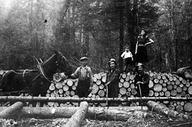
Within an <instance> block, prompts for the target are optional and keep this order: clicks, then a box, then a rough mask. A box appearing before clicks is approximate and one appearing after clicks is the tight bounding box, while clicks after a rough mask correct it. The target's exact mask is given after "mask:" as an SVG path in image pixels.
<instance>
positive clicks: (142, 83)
mask: <svg viewBox="0 0 192 127" xmlns="http://www.w3.org/2000/svg"><path fill="white" fill-rule="evenodd" d="M149 80H150V77H149V74H148V73H146V72H145V71H144V65H143V64H142V63H138V64H137V65H136V76H135V86H136V90H137V96H138V97H147V96H148V95H149Z"/></svg>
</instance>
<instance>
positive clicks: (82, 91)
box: [71, 57, 93, 97]
mask: <svg viewBox="0 0 192 127" xmlns="http://www.w3.org/2000/svg"><path fill="white" fill-rule="evenodd" d="M80 61H81V64H82V65H81V66H80V67H78V68H77V69H76V71H75V72H74V73H73V74H71V78H78V84H77V89H76V95H78V96H79V97H87V96H88V95H89V93H90V91H91V88H92V86H93V78H92V77H93V76H92V70H91V68H90V67H89V66H87V61H88V58H87V57H82V58H81V59H80Z"/></svg>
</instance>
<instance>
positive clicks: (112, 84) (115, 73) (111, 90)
mask: <svg viewBox="0 0 192 127" xmlns="http://www.w3.org/2000/svg"><path fill="white" fill-rule="evenodd" d="M119 76H120V71H119V70H118V69H117V62H116V60H115V59H110V61H109V70H108V72H107V80H106V82H107V83H106V86H107V97H109V98H115V97H118V93H119V85H118V84H119ZM109 105H115V104H113V103H109Z"/></svg>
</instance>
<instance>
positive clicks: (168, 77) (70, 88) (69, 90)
mask: <svg viewBox="0 0 192 127" xmlns="http://www.w3.org/2000/svg"><path fill="white" fill-rule="evenodd" d="M149 75H150V83H149V88H150V92H149V97H158V98H159V97H191V95H192V81H190V80H186V79H183V78H182V77H179V76H177V75H175V74H170V73H156V72H149ZM134 78H135V75H134V74H132V73H123V74H121V76H120V82H119V96H118V97H120V98H127V97H134V96H135V95H136V94H137V92H136V89H135V88H136V86H135V85H134ZM93 81H94V85H93V89H92V92H91V93H90V95H89V97H90V98H103V97H106V86H105V83H106V73H99V74H94V77H93ZM77 82H78V80H73V79H67V80H64V81H60V82H55V83H52V84H51V85H50V87H49V90H48V91H47V97H78V96H77V95H75V90H76V87H77ZM158 102H159V103H163V104H165V105H167V106H169V108H171V109H175V110H177V111H187V112H191V111H192V102H190V101H171V100H170V101H163V102H160V101H158ZM138 104H139V103H131V106H134V105H138ZM67 105H73V104H71V103H70V104H69V103H68V104H67ZM76 105H78V104H76ZM91 106H98V104H95V103H94V104H91ZM99 106H106V103H99Z"/></svg>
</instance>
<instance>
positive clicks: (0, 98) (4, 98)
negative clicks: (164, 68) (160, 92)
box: [0, 91, 192, 103]
mask: <svg viewBox="0 0 192 127" xmlns="http://www.w3.org/2000/svg"><path fill="white" fill-rule="evenodd" d="M67 92H68V91H67ZM131 92H132V91H131ZM68 94H69V93H68ZM106 100H108V101H113V102H129V101H140V100H141V97H127V98H74V97H32V96H23V97H21V96H0V101H11V102H16V101H22V102H58V103H59V102H61V103H64V102H81V101H87V102H106ZM142 100H143V101H148V100H161V101H166V100H167V101H191V100H192V97H142Z"/></svg>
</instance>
